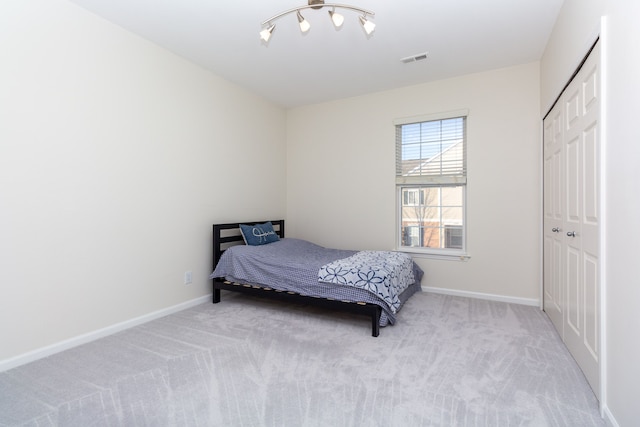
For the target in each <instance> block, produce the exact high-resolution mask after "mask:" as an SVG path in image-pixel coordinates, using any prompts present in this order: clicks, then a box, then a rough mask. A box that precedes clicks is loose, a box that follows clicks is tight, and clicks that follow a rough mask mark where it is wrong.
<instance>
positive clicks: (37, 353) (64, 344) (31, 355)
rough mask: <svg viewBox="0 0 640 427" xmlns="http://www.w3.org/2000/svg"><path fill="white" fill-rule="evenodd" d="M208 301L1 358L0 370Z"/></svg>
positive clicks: (208, 297) (208, 298)
mask: <svg viewBox="0 0 640 427" xmlns="http://www.w3.org/2000/svg"><path fill="white" fill-rule="evenodd" d="M207 301H211V294H209V295H205V296H202V297H199V298H196V299H192V300H191V301H186V302H183V303H181V304H177V305H174V306H172V307H167V308H163V309H162V310H158V311H154V312H152V313H148V314H145V315H142V316H140V317H136V318H133V319H130V320H125V321H124V322H121V323H117V324H115V325H112V326H108V327H106V328H102V329H98V330H96V331H92V332H89V333H86V334H83V335H79V336H77V337H73V338H70V339H68V340H64V341H61V342H59V343H56V344H52V345H49V346H46V347H42V348H39V349H37V350H33V351H30V352H28V353H24V354H21V355H19V356H16V357H12V358H11V359H6V360H1V361H0V372H4V371H8V370H9V369H13V368H16V367H18V366H21V365H25V364H27V363H30V362H34V361H36V360H38V359H42V358H45V357H48V356H51V355H53V354H56V353H60V352H61V351H64V350H68V349H70V348H73V347H77V346H79V345H82V344H86V343H88V342H91V341H95V340H97V339H100V338H104V337H106V336H108V335H112V334H115V333H116V332H121V331H124V330H125V329H129V328H132V327H134V326H138V325H141V324H143V323H147V322H150V321H151V320H155V319H159V318H160V317H164V316H167V315H169V314H173V313H176V312H178V311H181V310H185V309H187V308H190V307H193V306H196V305H199V304H202V303H205V302H207Z"/></svg>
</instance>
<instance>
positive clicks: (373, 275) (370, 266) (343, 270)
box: [318, 251, 415, 313]
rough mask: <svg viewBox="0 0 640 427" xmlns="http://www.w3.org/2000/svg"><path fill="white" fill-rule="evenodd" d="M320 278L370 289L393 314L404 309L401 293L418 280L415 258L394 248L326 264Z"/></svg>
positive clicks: (369, 252)
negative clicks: (416, 278) (415, 276)
mask: <svg viewBox="0 0 640 427" xmlns="http://www.w3.org/2000/svg"><path fill="white" fill-rule="evenodd" d="M318 280H319V281H321V282H327V283H335V284H338V285H346V286H353V287H354V288H361V289H366V290H368V291H369V292H371V293H373V294H374V295H377V296H378V297H379V298H380V299H382V300H383V301H384V302H385V303H386V304H387V305H388V306H389V308H390V309H391V311H392V312H393V313H395V312H396V311H397V310H398V309H399V308H400V298H399V297H398V296H399V295H400V294H401V293H402V291H404V290H405V289H406V288H407V286H409V285H410V284H412V283H414V282H415V279H414V275H413V261H412V260H411V257H410V256H409V255H407V254H405V253H401V252H390V251H361V252H358V253H356V254H355V255H352V256H350V257H348V258H343V259H339V260H337V261H333V262H331V263H329V264H325V265H323V266H322V267H321V268H320V271H319V272H318Z"/></svg>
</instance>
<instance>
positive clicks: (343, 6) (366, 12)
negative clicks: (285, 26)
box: [261, 3, 376, 27]
mask: <svg viewBox="0 0 640 427" xmlns="http://www.w3.org/2000/svg"><path fill="white" fill-rule="evenodd" d="M323 7H334V8H340V9H349V10H353V11H355V12H360V13H362V14H363V15H365V16H371V17H373V16H376V14H375V13H373V12H371V11H370V10H366V9H362V8H360V7H356V6H350V5H348V4H338V3H314V4H309V5H305V6H298V7H294V8H291V9H288V10H285V11H284V12H280V13H279V14H277V15H273V16H272V17H271V18H269V19H267V20H265V21H263V22H262V24H261V25H262V26H263V27H264V26H265V25H267V24H269V23H271V22H273V21H275V20H276V19H279V18H281V17H283V16H285V15H288V14H290V13H294V12H298V11H301V10H304V9H322V8H323Z"/></svg>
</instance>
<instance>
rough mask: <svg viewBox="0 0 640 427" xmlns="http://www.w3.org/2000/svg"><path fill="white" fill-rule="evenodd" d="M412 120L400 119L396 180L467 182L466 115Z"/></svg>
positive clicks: (397, 140) (446, 182) (416, 182)
mask: <svg viewBox="0 0 640 427" xmlns="http://www.w3.org/2000/svg"><path fill="white" fill-rule="evenodd" d="M419 119H421V118H414V119H413V120H419ZM408 120H409V121H408V122H407V121H404V120H403V121H399V122H396V184H441V185H443V184H444V185H446V184H466V182H467V180H466V176H467V163H466V157H467V156H466V145H467V144H466V136H465V135H466V131H465V130H466V129H465V127H466V115H461V116H459V117H448V118H443V119H436V120H424V121H416V122H412V121H410V120H411V119H408Z"/></svg>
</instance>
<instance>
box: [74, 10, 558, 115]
mask: <svg viewBox="0 0 640 427" xmlns="http://www.w3.org/2000/svg"><path fill="white" fill-rule="evenodd" d="M72 1H73V2H74V3H76V4H78V5H80V6H82V7H84V8H86V9H88V10H90V11H92V12H94V13H96V14H97V15H100V16H102V17H103V18H105V19H107V20H109V21H111V22H113V23H115V24H118V25H120V26H122V27H124V28H126V29H128V30H130V31H132V32H134V33H137V34H139V35H140V36H142V37H144V38H146V39H148V40H151V41H152V42H154V43H156V44H158V45H160V46H163V47H165V48H167V49H169V50H171V51H173V52H175V53H176V54H178V55H180V56H182V57H184V58H186V59H188V60H190V61H192V62H194V63H197V64H199V65H201V66H203V67H205V68H207V69H209V70H211V71H212V72H214V73H215V74H217V75H219V76H221V77H223V78H225V79H227V80H229V81H232V82H234V83H237V84H239V85H241V86H244V87H246V88H248V89H249V90H251V91H253V92H256V93H258V94H260V95H262V96H264V97H265V98H267V99H269V100H271V101H273V102H274V103H276V104H278V105H281V106H283V107H296V106H300V105H307V104H313V103H318V102H325V101H330V100H334V99H340V98H346V97H350V96H356V95H361V94H365V93H370V92H376V91H381V90H387V89H393V88H398V87H401V86H408V85H413V84H418V83H423V82H428V81H433V80H439V79H443V78H448V77H453V76H459V75H464V74H469V73H474V72H479V71H484V70H490V69H495V68H500V67H506V66H511V65H517V64H524V63H527V62H531V61H536V60H539V59H540V57H541V55H542V52H543V51H544V48H545V45H546V43H547V40H548V38H549V35H550V33H551V29H552V27H553V25H554V23H555V20H556V17H557V16H558V13H559V11H560V8H561V6H562V3H563V1H564V0H482V1H481V0H398V1H390V0H344V1H340V2H338V3H340V4H348V5H352V6H357V7H359V8H362V9H367V10H370V11H373V12H375V18H373V21H374V22H375V23H376V31H375V33H374V34H373V35H372V36H371V37H367V36H366V35H365V33H364V31H363V30H362V27H361V26H360V24H359V23H358V14H357V13H356V12H353V11H349V10H340V13H341V14H342V15H344V17H345V22H344V25H343V26H342V28H341V29H340V30H338V31H336V30H335V29H334V27H333V25H332V24H331V21H330V20H329V16H328V13H327V11H328V9H327V8H324V9H320V10H312V9H307V10H306V11H303V15H304V16H305V17H306V19H307V20H308V21H309V22H310V23H311V25H312V27H311V30H310V31H309V32H308V33H306V34H304V35H303V34H301V32H300V30H299V28H298V25H297V20H296V16H295V14H289V15H286V16H284V17H282V18H281V19H279V20H278V21H276V22H275V23H276V25H277V28H276V30H275V31H274V33H273V36H272V37H271V40H270V41H269V44H265V43H263V42H261V41H260V38H259V36H258V33H259V31H260V30H261V25H260V24H261V22H263V21H264V20H266V19H268V18H270V17H271V16H273V15H276V14H278V13H280V12H282V11H285V10H287V9H291V8H294V7H297V6H302V5H306V4H307V3H306V0H271V1H257V0H229V1H221V0H163V1H158V0H108V1H107V0H72ZM326 3H330V1H326ZM424 52H429V56H428V59H426V60H424V61H419V62H413V63H409V64H403V63H402V62H401V61H400V59H401V58H404V57H407V56H413V55H415V54H419V53H424Z"/></svg>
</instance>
